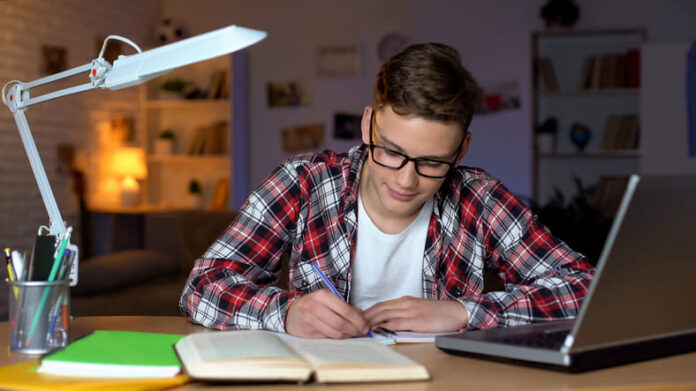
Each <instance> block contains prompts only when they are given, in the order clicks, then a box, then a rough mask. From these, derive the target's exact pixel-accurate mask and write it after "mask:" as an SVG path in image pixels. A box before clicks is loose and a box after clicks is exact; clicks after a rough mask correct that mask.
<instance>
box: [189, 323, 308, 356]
mask: <svg viewBox="0 0 696 391" xmlns="http://www.w3.org/2000/svg"><path fill="white" fill-rule="evenodd" d="M188 338H193V339H194V340H195V342H194V343H195V346H196V347H197V350H198V352H199V354H200V356H201V359H202V360H203V361H221V360H249V359H255V358H277V357H279V358H300V357H299V356H298V355H297V353H295V352H294V351H293V350H292V349H291V348H290V347H289V346H288V345H286V344H285V343H284V342H283V341H282V340H281V339H280V338H278V337H277V336H275V335H273V334H272V333H269V332H268V331H260V330H259V331H220V332H214V333H198V334H192V335H190V336H189V337H188Z"/></svg>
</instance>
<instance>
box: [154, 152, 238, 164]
mask: <svg viewBox="0 0 696 391" xmlns="http://www.w3.org/2000/svg"><path fill="white" fill-rule="evenodd" d="M229 160H230V157H229V156H227V155H183V154H177V155H149V156H148V157H147V162H148V163H191V162H210V163H212V162H227V161H229Z"/></svg>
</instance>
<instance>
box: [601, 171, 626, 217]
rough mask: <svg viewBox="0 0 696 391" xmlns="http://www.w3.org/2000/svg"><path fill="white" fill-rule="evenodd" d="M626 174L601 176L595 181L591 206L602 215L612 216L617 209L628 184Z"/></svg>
mask: <svg viewBox="0 0 696 391" xmlns="http://www.w3.org/2000/svg"><path fill="white" fill-rule="evenodd" d="M628 179H629V177H627V176H602V177H600V178H599V180H598V181H597V185H596V186H595V193H594V196H593V198H592V206H594V207H595V208H596V209H598V210H599V211H600V212H601V213H602V215H604V216H607V217H613V216H614V215H616V211H617V210H618V209H619V205H620V204H621V199H622V198H623V194H624V192H625V191H626V186H628Z"/></svg>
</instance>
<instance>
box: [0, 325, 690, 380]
mask: <svg viewBox="0 0 696 391" xmlns="http://www.w3.org/2000/svg"><path fill="white" fill-rule="evenodd" d="M95 329H110V330H134V331H154V332H164V333H180V334H187V333H192V332H195V331H200V330H202V329H203V328H202V327H200V326H194V325H191V324H189V323H188V322H187V321H186V320H185V319H184V318H182V317H153V316H124V317H84V318H76V319H75V321H74V322H73V324H72V329H71V332H70V336H71V339H73V340H74V339H76V338H79V337H81V336H83V335H85V334H87V333H89V332H91V331H93V330H95ZM0 344H1V346H2V353H0V365H8V364H11V363H18V362H22V361H26V360H32V359H35V358H36V357H35V356H27V355H22V354H18V353H10V351H9V331H8V325H7V322H3V323H0ZM394 349H395V350H397V351H398V352H400V353H402V354H404V355H406V356H409V357H410V358H412V359H413V360H415V361H418V362H420V363H422V364H424V365H425V366H426V367H427V368H428V371H429V372H430V375H431V376H432V380H430V381H427V382H413V383H383V384H377V383H370V384H365V385H360V384H345V385H320V384H310V385H305V386H302V388H307V387H309V388H315V389H317V388H318V389H325V390H337V391H338V390H356V389H359V390H393V391H426V390H438V391H440V390H612V391H614V390H640V391H657V390H660V391H667V390H670V391H673V390H696V353H690V354H684V355H680V356H673V357H667V358H663V359H659V360H652V361H647V362H643V363H636V364H630V365H625V366H621V367H616V368H609V369H604V370H599V371H593V372H588V373H582V374H566V373H559V372H553V371H547V370H542V369H535V368H527V367H521V366H515V365H509V364H502V363H495V362H489V361H482V360H475V359H471V358H465V357H459V356H453V355H449V354H446V353H443V352H441V351H439V350H438V349H437V348H435V346H434V345H432V344H413V345H397V346H395V347H394ZM179 389H181V390H197V389H215V390H217V391H221V390H227V389H230V390H255V391H262V390H276V391H280V390H299V389H300V388H299V387H298V386H297V385H294V384H240V385H234V384H229V385H226V384H223V385H220V384H216V385H208V384H205V383H197V382H194V383H189V384H186V385H184V386H183V387H180V388H179Z"/></svg>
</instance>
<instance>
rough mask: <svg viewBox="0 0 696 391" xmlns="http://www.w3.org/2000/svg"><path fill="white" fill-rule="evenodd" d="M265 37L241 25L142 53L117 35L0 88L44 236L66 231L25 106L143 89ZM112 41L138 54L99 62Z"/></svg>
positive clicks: (74, 250)
mask: <svg viewBox="0 0 696 391" xmlns="http://www.w3.org/2000/svg"><path fill="white" fill-rule="evenodd" d="M265 37H266V33H265V32H263V31H258V30H252V29H248V28H244V27H239V26H228V27H225V28H222V29H219V30H215V31H211V32H209V33H205V34H201V35H198V36H195V37H191V38H188V39H184V40H181V41H178V42H174V43H171V44H169V45H165V46H160V47H158V48H155V49H152V50H148V51H146V52H143V51H142V50H140V48H139V47H138V45H136V44H135V43H133V42H132V41H130V40H128V39H126V38H123V37H119V36H117V35H110V36H108V37H107V38H106V39H105V40H104V44H103V46H102V49H101V52H100V53H99V56H98V57H97V58H96V59H94V60H92V62H91V63H89V64H85V65H82V66H78V67H76V68H73V69H69V70H67V71H64V72H60V73H57V74H55V75H51V76H47V77H44V78H41V79H38V80H34V81H31V82H28V83H25V82H21V81H17V80H13V81H10V82H8V83H7V84H5V85H4V86H3V88H2V101H3V102H4V103H5V104H6V105H7V107H9V108H10V111H12V113H13V115H14V118H15V122H17V127H18V128H19V134H20V136H21V138H22V143H23V144H24V149H25V150H26V152H27V156H28V157H29V163H30V165H31V169H32V171H33V172H34V177H35V178H36V183H37V184H38V185H39V191H40V192H41V198H42V199H43V203H44V205H45V206H46V211H47V212H48V217H49V220H50V225H49V227H48V233H49V234H50V235H55V236H56V239H57V240H59V241H60V240H61V239H62V238H63V236H64V235H65V234H66V226H65V222H64V221H63V218H62V217H61V214H60V211H59V210H58V205H57V204H56V199H55V197H54V196H53V191H51V186H50V184H49V182H48V178H47V177H46V171H45V170H44V167H43V164H42V163H41V158H40V157H39V152H38V151H37V149H36V144H35V143H34V138H33V137H32V135H31V131H30V130H29V123H28V122H27V118H26V116H25V115H24V112H25V111H26V109H27V108H28V107H29V106H32V105H35V104H37V103H41V102H45V101H47V100H51V99H55V98H60V97H62V96H66V95H72V94H76V93H79V92H83V91H88V90H93V89H96V88H108V89H111V90H118V89H121V88H126V87H130V86H134V85H137V84H141V83H144V82H146V81H148V80H151V79H154V78H156V77H158V76H161V75H163V74H165V73H167V72H169V71H171V70H173V69H176V68H179V67H182V66H185V65H189V64H193V63H196V62H199V61H204V60H209V59H211V58H214V57H219V56H223V55H226V54H229V53H232V52H234V51H237V50H239V49H243V48H245V47H247V46H250V45H253V44H255V43H256V42H258V41H260V40H262V39H264V38H265ZM110 39H117V40H120V41H123V42H126V43H127V44H129V45H131V46H132V47H133V48H135V50H137V51H138V53H137V54H133V55H129V56H124V55H121V56H119V58H118V59H117V60H116V61H114V63H113V65H112V64H110V63H109V62H108V61H106V60H105V59H104V58H103V56H104V50H105V49H106V45H107V42H108V41H109V40H110ZM83 72H89V78H90V79H91V82H89V83H85V84H82V85H78V86H74V87H70V88H66V89H62V90H58V91H54V92H50V93H46V94H44V95H40V96H37V97H34V98H32V97H31V96H30V94H29V91H30V90H31V89H32V88H34V87H38V86H41V85H44V84H49V83H52V82H55V81H58V80H62V79H65V78H68V77H71V76H74V75H77V74H80V73H83ZM42 228H43V229H45V228H46V227H44V226H42V227H40V228H39V234H40V233H41V229H42ZM68 249H70V251H71V252H72V253H73V254H75V255H74V261H73V265H72V268H71V269H70V278H71V280H72V281H71V283H70V285H71V286H74V285H76V284H77V278H78V275H77V274H78V273H77V270H78V267H77V266H78V258H79V257H78V248H77V246H75V245H74V244H70V243H69V242H68Z"/></svg>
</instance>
